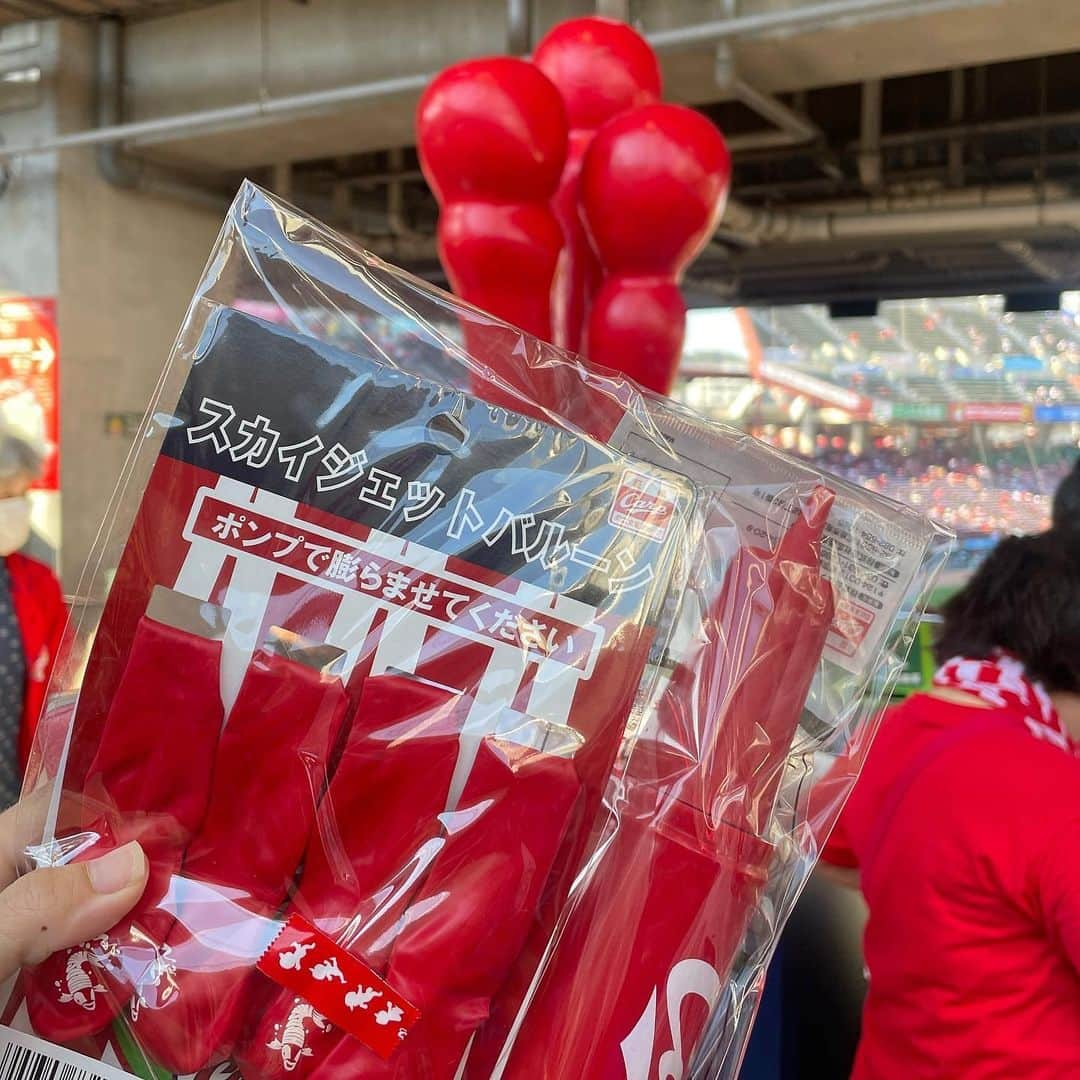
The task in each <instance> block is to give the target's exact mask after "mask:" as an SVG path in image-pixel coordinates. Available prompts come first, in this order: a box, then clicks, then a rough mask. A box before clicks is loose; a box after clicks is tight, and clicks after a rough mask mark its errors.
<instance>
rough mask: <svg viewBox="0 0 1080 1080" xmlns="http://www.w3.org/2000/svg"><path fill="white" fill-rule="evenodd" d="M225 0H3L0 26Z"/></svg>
mask: <svg viewBox="0 0 1080 1080" xmlns="http://www.w3.org/2000/svg"><path fill="white" fill-rule="evenodd" d="M221 2H223V0H0V26H4V25H9V24H11V23H16V22H23V21H24V20H26V19H56V18H97V17H100V16H102V15H114V16H120V17H122V18H138V17H145V16H153V15H164V14H168V13H170V12H176V11H188V10H191V9H193V8H198V7H207V6H209V5H210V4H212V3H221Z"/></svg>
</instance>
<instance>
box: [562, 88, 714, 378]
mask: <svg viewBox="0 0 1080 1080" xmlns="http://www.w3.org/2000/svg"><path fill="white" fill-rule="evenodd" d="M730 183H731V158H730V156H729V154H728V150H727V146H726V144H725V143H724V137H723V136H722V135H721V134H720V132H719V131H718V130H717V129H716V127H714V126H713V124H711V123H710V122H709V121H708V120H707V119H706V118H705V117H704V116H702V115H701V114H700V113H698V112H694V111H693V110H692V109H687V108H684V107H682V106H680V105H646V106H643V107H642V108H639V109H634V110H632V111H631V112H627V113H623V114H622V115H621V116H617V117H616V118H615V119H613V120H610V121H608V123H606V124H605V125H604V126H603V127H602V128H601V129H600V131H599V132H597V135H596V138H595V139H594V140H593V142H592V145H591V146H590V147H589V151H588V153H587V154H586V156H585V162H584V165H583V167H582V174H581V210H582V216H583V219H584V221H585V226H586V229H587V230H588V233H589V237H590V239H591V241H592V244H593V248H594V250H595V251H596V253H597V255H598V256H599V258H600V262H601V264H602V265H603V267H604V272H605V275H606V276H605V279H604V283H603V285H602V286H601V288H600V291H599V292H598V293H597V295H596V298H595V300H594V302H593V307H592V311H591V313H590V316H589V324H588V326H589V329H588V344H587V352H588V356H589V359H591V360H593V361H594V362H595V363H598V364H603V365H604V366H605V367H611V368H615V369H616V370H618V371H622V372H624V373H625V374H627V375H629V376H631V378H633V379H636V380H637V381H638V382H640V383H641V384H642V385H643V386H647V387H649V388H650V389H652V390H656V391H657V392H659V393H667V392H668V391H669V390H670V389H671V384H672V382H673V381H674V378H675V372H676V369H677V368H678V363H679V355H680V352H681V350H682V341H683V334H684V331H685V323H686V308H685V306H684V304H683V301H682V296H681V295H680V293H679V289H678V283H679V279H680V277H681V276H682V274H683V272H684V270H685V269H686V267H687V266H688V265H689V264H690V262H691V261H692V260H693V259H694V257H695V256H696V255H697V254H698V253H699V252H700V251H701V249H702V248H703V247H704V245H705V244H706V242H707V241H708V239H709V237H710V236H711V235H712V233H713V230H714V229H715V228H716V225H717V223H718V222H719V220H720V215H721V214H722V213H723V209H724V202H725V200H726V198H727V193H728V188H729V186H730Z"/></svg>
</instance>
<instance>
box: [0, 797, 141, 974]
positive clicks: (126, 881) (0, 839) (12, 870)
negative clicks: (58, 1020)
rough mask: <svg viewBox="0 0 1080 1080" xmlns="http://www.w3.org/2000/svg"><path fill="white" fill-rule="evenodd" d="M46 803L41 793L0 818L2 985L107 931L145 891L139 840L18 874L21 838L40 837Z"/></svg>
mask: <svg viewBox="0 0 1080 1080" xmlns="http://www.w3.org/2000/svg"><path fill="white" fill-rule="evenodd" d="M47 805H48V801H47V799H43V798H41V796H40V794H39V795H36V796H31V797H30V798H29V799H28V800H26V801H24V802H23V803H22V804H20V805H17V806H13V807H11V809H9V810H7V811H5V812H4V813H3V814H0V982H2V981H3V980H4V979H7V978H8V976H10V975H12V974H14V972H16V971H17V970H18V969H19V968H21V967H25V966H27V965H31V964H38V963H41V961H43V960H44V959H45V958H46V957H47V956H49V955H51V954H52V953H54V952H56V951H57V950H58V949H66V948H69V947H70V946H72V945H77V944H78V943H79V942H81V941H86V940H88V939H89V938H92V937H95V936H97V935H98V934H103V933H105V931H107V930H109V929H110V928H111V927H112V926H115V925H116V923H118V922H119V921H120V920H121V919H122V918H123V917H124V916H125V915H126V914H127V913H128V911H130V910H131V908H132V907H134V905H135V903H136V902H137V901H138V899H139V897H140V896H141V895H142V892H143V889H144V888H145V887H146V876H147V863H146V857H145V855H144V854H143V851H142V848H141V847H139V845H138V844H137V843H130V844H125V845H124V846H123V847H120V848H116V849H115V850H113V851H110V852H108V853H107V854H105V855H102V856H101V857H100V858H97V859H93V860H88V861H86V862H80V863H71V864H69V865H67V866H55V867H44V868H41V869H38V870H32V871H30V872H29V873H27V874H24V875H23V876H22V877H19V876H18V875H19V866H20V864H21V863H22V862H23V861H24V856H23V851H24V849H25V846H26V845H25V840H26V838H27V837H28V836H33V835H35V834H36V835H38V836H40V827H41V821H42V820H44V813H45V808H46V807H47Z"/></svg>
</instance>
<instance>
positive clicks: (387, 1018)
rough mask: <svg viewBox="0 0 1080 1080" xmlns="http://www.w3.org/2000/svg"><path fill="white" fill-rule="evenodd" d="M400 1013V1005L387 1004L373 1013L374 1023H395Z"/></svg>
mask: <svg viewBox="0 0 1080 1080" xmlns="http://www.w3.org/2000/svg"><path fill="white" fill-rule="evenodd" d="M402 1015H403V1014H402V1011H401V1007H400V1006H398V1005H387V1006H386V1008H385V1009H380V1010H379V1011H378V1012H377V1013H376V1014H375V1023H376V1024H378V1025H379V1026H380V1027H386V1025H387V1024H396V1023H397V1022H398V1021H399V1020H400V1019H401V1017H402Z"/></svg>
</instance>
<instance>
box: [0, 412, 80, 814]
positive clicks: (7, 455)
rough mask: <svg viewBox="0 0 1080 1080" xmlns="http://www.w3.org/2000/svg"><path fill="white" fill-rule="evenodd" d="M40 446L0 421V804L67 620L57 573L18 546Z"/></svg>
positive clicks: (13, 784) (14, 781) (18, 767)
mask: <svg viewBox="0 0 1080 1080" xmlns="http://www.w3.org/2000/svg"><path fill="white" fill-rule="evenodd" d="M41 464H42V453H41V451H40V450H39V449H38V448H37V447H36V446H34V445H32V444H31V443H29V442H27V441H26V440H25V439H22V438H20V437H19V436H18V435H16V434H14V433H13V432H12V431H10V430H8V429H6V428H4V427H2V426H0V810H2V809H4V808H5V807H8V806H11V805H12V804H13V803H14V802H15V801H16V800H17V799H18V797H19V789H20V787H21V785H22V775H23V770H24V768H25V767H26V760H27V757H28V756H29V753H30V746H31V744H32V742H33V737H34V729H35V727H36V726H37V720H38V716H39V714H40V713H41V707H42V705H43V704H44V701H45V690H46V687H47V686H48V682H49V675H50V673H51V671H52V665H53V660H54V659H55V657H56V653H57V651H58V649H59V647H60V637H61V635H62V634H63V631H64V624H65V622H66V620H67V610H66V609H65V607H64V599H63V594H62V593H61V591H60V583H59V582H58V581H57V579H56V575H55V574H54V573H53V572H52V570H51V569H50V568H49V567H48V566H46V565H45V564H44V563H41V562H38V561H37V560H36V559H31V558H30V557H29V556H28V555H24V554H22V553H21V552H20V550H19V549H20V548H22V547H23V545H25V544H26V542H27V540H29V538H30V501H29V499H28V498H27V492H28V491H29V489H30V485H31V484H32V483H33V482H34V480H35V479H36V477H37V475H38V472H39V471H40V469H41Z"/></svg>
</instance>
